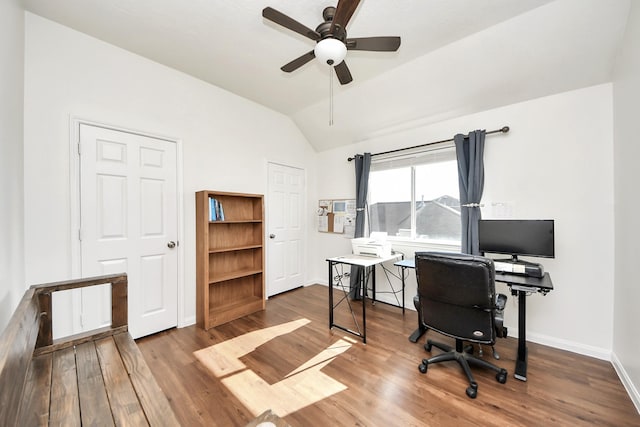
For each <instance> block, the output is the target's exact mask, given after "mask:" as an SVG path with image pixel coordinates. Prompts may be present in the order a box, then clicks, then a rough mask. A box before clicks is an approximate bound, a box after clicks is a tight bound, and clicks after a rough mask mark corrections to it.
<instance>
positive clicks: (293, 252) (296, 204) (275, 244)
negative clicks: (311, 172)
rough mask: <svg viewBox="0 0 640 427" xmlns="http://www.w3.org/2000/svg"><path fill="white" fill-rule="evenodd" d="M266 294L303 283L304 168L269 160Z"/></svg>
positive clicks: (282, 290)
mask: <svg viewBox="0 0 640 427" xmlns="http://www.w3.org/2000/svg"><path fill="white" fill-rule="evenodd" d="M268 174H269V189H268V190H269V197H268V200H267V209H268V222H269V226H268V236H267V237H268V239H267V240H268V244H267V245H268V246H267V249H268V252H267V260H268V261H267V262H268V280H267V296H273V295H275V294H279V293H281V292H285V291H288V290H291V289H294V288H298V287H300V286H302V285H303V284H304V283H303V274H302V266H303V264H302V262H303V260H304V248H305V244H304V242H303V236H304V233H303V229H304V228H303V219H304V216H303V209H304V201H305V199H306V197H305V183H304V170H302V169H298V168H293V167H289V166H283V165H279V164H275V163H269V167H268Z"/></svg>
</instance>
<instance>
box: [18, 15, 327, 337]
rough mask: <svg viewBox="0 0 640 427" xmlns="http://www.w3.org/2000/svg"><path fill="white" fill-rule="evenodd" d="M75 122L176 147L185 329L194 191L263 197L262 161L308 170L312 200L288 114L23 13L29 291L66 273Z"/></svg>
mask: <svg viewBox="0 0 640 427" xmlns="http://www.w3.org/2000/svg"><path fill="white" fill-rule="evenodd" d="M73 116H75V117H81V118H84V119H89V120H93V121H97V122H102V123H106V124H110V125H115V126H119V127H124V128H128V129H134V130H138V131H142V132H149V133H152V134H155V135H160V136H167V137H172V138H177V139H179V140H181V141H182V144H183V157H184V163H183V168H184V186H183V189H182V190H183V196H184V206H183V209H184V224H185V230H184V231H185V234H184V236H182V238H181V245H180V248H182V250H183V251H184V260H185V261H184V278H183V279H184V292H185V301H184V307H182V309H183V313H184V315H183V319H180V320H181V321H182V322H189V321H194V320H195V212H194V205H195V196H194V193H195V192H196V191H198V190H203V189H211V190H223V191H238V192H248V193H265V192H266V190H267V188H266V185H267V184H266V176H267V162H268V161H277V162H280V163H283V164H288V165H291V166H296V167H301V168H304V169H306V170H307V173H308V175H309V176H310V177H312V179H311V182H310V183H309V188H310V189H311V192H310V195H311V199H312V200H313V199H314V198H315V194H314V193H312V191H313V189H314V186H315V181H314V178H313V177H315V166H314V161H313V160H314V159H315V153H314V152H313V150H312V148H311V147H310V145H309V144H308V143H307V141H306V139H304V137H303V136H302V134H301V133H300V132H299V130H298V129H297V127H296V126H295V125H294V124H293V123H292V121H291V120H290V119H289V118H287V117H286V116H283V115H281V114H279V113H276V112H274V111H272V110H269V109H267V108H264V107H262V106H260V105H257V104H255V103H252V102H250V101H247V100H245V99H243V98H240V97H238V96H236V95H233V94H231V93H229V92H226V91H224V90H221V89H220V88H217V87H214V86H212V85H209V84H206V83H204V82H202V81H200V80H197V79H194V78H192V77H189V76H187V75H185V74H182V73H179V72H177V71H175V70H173V69H170V68H167V67H164V66H161V65H159V64H157V63H154V62H151V61H149V60H146V59H144V58H141V57H139V56H137V55H134V54H132V53H130V52H127V51H124V50H122V49H119V48H116V47H114V46H111V45H108V44H106V43H103V42H101V41H99V40H96V39H93V38H91V37H88V36H86V35H84V34H81V33H79V32H76V31H74V30H71V29H69V28H66V27H63V26H61V25H58V24H56V23H54V22H52V21H48V20H45V19H43V18H41V17H39V16H36V15H33V14H30V13H26V61H25V135H24V137H25V154H24V163H25V183H24V187H25V216H24V217H25V229H26V232H25V236H26V237H25V239H26V240H25V245H26V276H27V277H26V279H27V282H28V283H30V284H33V283H38V282H44V281H51V280H61V279H65V278H69V277H70V276H71V275H72V271H71V257H72V254H71V235H72V230H71V228H70V221H71V220H70V210H71V205H70V203H71V202H70V201H71V198H72V194H71V191H70V185H69V179H70V176H69V174H70V169H71V168H72V165H70V154H69V122H70V117H73ZM179 311H180V310H179ZM54 314H55V313H54ZM56 320H57V321H59V322H70V320H69V319H66V318H63V319H56V318H54V322H56ZM59 327H61V328H62V326H60V325H59ZM62 329H64V328H62ZM62 329H61V330H62Z"/></svg>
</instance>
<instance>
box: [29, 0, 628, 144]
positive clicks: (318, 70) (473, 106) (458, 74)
mask: <svg viewBox="0 0 640 427" xmlns="http://www.w3.org/2000/svg"><path fill="white" fill-rule="evenodd" d="M336 2H337V0H327V1H314V0H297V1H291V0H289V1H285V0H261V1H256V0H189V1H179V0H135V1H131V0H109V1H105V0H56V1H51V0H24V5H25V9H26V10H28V11H30V12H32V13H35V14H37V15H40V16H43V17H45V18H48V19H51V20H53V21H56V22H59V23H61V24H63V25H66V26H68V27H71V28H73V29H76V30H78V31H81V32H83V33H86V34H88V35H90V36H93V37H95V38H98V39H100V40H103V41H105V42H108V43H111V44H113V45H116V46H119V47H121V48H123V49H126V50H129V51H131V52H134V53H136V54H139V55H141V56H144V57H146V58H149V59H151V60H153V61H156V62H158V63H161V64H164V65H167V66H169V67H172V68H175V69H176V70H180V71H182V72H184V73H187V74H190V75H192V76H194V77H196V78H199V79H201V80H204V81H206V82H209V83H211V84H213V85H216V86H219V87H221V88H224V89H226V90H228V91H230V92H233V93H236V94H238V95H240V96H242V97H245V98H247V99H250V100H253V101H255V102H257V103H259V104H262V105H265V106H267V107H269V108H271V109H274V110H277V111H279V112H282V113H283V114H286V115H289V116H290V117H291V118H292V119H293V120H294V121H295V123H296V124H297V125H298V127H299V128H300V129H301V131H302V132H303V133H304V135H305V136H306V137H307V139H308V140H309V141H310V143H311V144H312V145H313V146H314V147H315V148H316V149H317V150H319V151H322V150H326V149H330V148H333V147H337V146H340V145H345V144H351V143H354V142H358V141H362V140H366V139H368V138H371V137H374V136H375V135H377V134H380V133H382V132H388V131H390V130H393V129H402V128H405V127H411V126H415V125H417V124H427V123H431V122H436V121H440V120H444V119H447V118H450V117H455V116H459V115H463V114H470V113H473V112H477V111H482V110H486V109H489V108H494V107H498V106H501V105H508V104H512V103H515V102H520V101H524V100H527V99H532V98H536V97H540V96H545V95H550V94H553V93H558V92H563V91H567V90H572V89H577V88H581V87H586V86H590V85H594V84H599V83H604V82H608V81H611V75H612V71H613V63H614V59H615V56H616V53H617V47H618V44H619V42H620V40H621V39H622V36H623V33H624V29H625V24H626V19H627V15H628V10H629V0H555V1H551V0H517V1H514V0H403V1H389V0H362V1H361V2H360V5H359V6H358V8H357V9H356V11H355V13H354V15H353V17H352V18H351V20H350V22H349V25H348V27H347V31H348V35H349V37H369V36H400V37H401V38H402V44H401V46H400V49H399V50H398V51H397V52H393V53H387V52H384V53H383V52H360V51H349V52H348V54H347V58H346V61H347V63H348V65H349V68H350V70H351V73H352V75H353V79H354V80H353V82H352V83H350V84H348V85H344V86H341V85H340V84H339V83H338V82H337V80H336V79H335V78H334V81H333V95H334V96H333V109H334V124H333V125H332V126H329V108H330V100H329V94H330V85H331V82H330V78H331V77H330V76H331V73H330V70H329V68H328V66H326V65H323V64H320V63H318V62H317V61H312V62H310V63H308V64H306V65H304V66H302V67H301V68H300V69H298V70H296V71H294V72H293V73H290V74H288V73H284V72H282V71H281V70H280V67H281V66H282V65H284V64H286V63H288V62H289V61H291V60H293V59H294V58H296V57H298V56H300V55H302V54H304V53H306V52H308V51H310V50H311V49H313V46H314V42H313V41H312V40H309V39H307V38H305V37H303V36H301V35H299V34H297V33H294V32H292V31H288V30H286V29H284V28H282V27H280V26H278V25H276V24H274V23H272V22H271V21H268V20H266V19H264V18H263V17H262V9H263V8H264V7H266V6H270V7H272V8H274V9H276V10H278V11H280V12H282V13H284V14H286V15H288V16H290V17H291V18H293V19H295V20H297V21H298V22H300V23H302V24H304V25H305V26H307V27H309V28H312V29H315V27H316V26H317V25H318V24H320V23H321V22H322V10H323V9H324V8H325V7H326V6H335V5H336Z"/></svg>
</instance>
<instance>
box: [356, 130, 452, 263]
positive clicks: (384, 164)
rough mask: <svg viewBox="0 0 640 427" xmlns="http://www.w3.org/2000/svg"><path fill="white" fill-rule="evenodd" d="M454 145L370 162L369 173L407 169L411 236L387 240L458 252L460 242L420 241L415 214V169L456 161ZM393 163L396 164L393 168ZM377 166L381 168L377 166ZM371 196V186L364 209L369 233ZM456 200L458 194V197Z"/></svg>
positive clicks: (391, 237)
mask: <svg viewBox="0 0 640 427" xmlns="http://www.w3.org/2000/svg"><path fill="white" fill-rule="evenodd" d="M455 158H456V157H455V145H454V144H453V143H444V144H438V145H437V146H435V147H425V148H421V149H420V150H415V151H412V152H410V153H405V154H401V155H397V154H396V155H395V156H394V155H391V156H385V157H383V158H381V159H376V160H372V168H371V170H370V174H371V172H374V173H375V172H377V171H382V170H393V169H400V168H403V167H410V185H411V200H410V212H411V220H410V221H411V232H410V236H408V237H405V236H388V240H389V241H391V242H393V243H395V244H401V245H402V246H407V247H415V248H417V249H433V250H444V251H460V248H461V241H457V242H456V241H453V240H452V241H446V240H434V239H427V238H419V237H418V236H417V213H416V168H417V167H419V166H424V165H426V164H429V163H439V162H444V161H449V160H455ZM394 164H397V165H395V166H394ZM376 165H380V166H378V167H376ZM370 194H371V185H369V188H368V194H367V209H366V228H365V229H366V230H367V231H368V232H369V233H371V224H370V205H369V200H370ZM458 197H459V195H458Z"/></svg>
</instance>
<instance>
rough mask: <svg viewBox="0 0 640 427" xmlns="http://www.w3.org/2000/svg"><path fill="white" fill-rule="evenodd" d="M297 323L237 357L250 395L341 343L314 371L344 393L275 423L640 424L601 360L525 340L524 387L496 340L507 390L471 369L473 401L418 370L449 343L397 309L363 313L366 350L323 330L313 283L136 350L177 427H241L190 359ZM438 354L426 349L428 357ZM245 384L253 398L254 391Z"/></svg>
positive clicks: (212, 381) (510, 346)
mask: <svg viewBox="0 0 640 427" xmlns="http://www.w3.org/2000/svg"><path fill="white" fill-rule="evenodd" d="M345 303H346V302H345ZM355 304H356V305H357V304H359V303H355ZM343 305H344V304H343ZM342 308H344V307H342V306H341V307H339V309H338V312H337V313H336V316H337V319H339V320H340V322H341V323H342V322H344V323H345V324H346V323H348V321H349V320H350V319H349V315H348V314H347V313H346V309H344V310H343V311H340V309H342ZM356 312H357V313H360V309H359V307H357V311H356ZM300 319H307V320H309V321H310V322H298V323H301V324H302V326H299V327H297V328H296V329H295V330H293V331H291V332H289V333H285V334H283V335H280V336H277V337H275V338H273V339H271V340H268V341H266V342H265V343H264V344H262V345H259V346H258V347H256V348H255V350H253V351H250V352H249V353H247V354H246V355H242V356H239V357H238V360H240V362H241V364H242V365H243V366H244V367H243V371H242V372H245V373H247V371H252V372H253V373H255V374H256V376H257V379H258V380H259V382H260V383H261V386H260V387H256V388H255V389H256V390H261V392H259V393H255V395H253V396H252V398H253V399H255V400H256V402H261V401H262V400H264V402H265V403H267V402H273V400H272V399H274V398H277V396H278V392H277V387H273V388H272V389H269V388H267V389H265V386H264V384H263V383H264V382H266V383H267V385H276V384H279V383H281V382H282V381H283V380H284V379H285V377H287V376H288V378H289V379H290V378H292V377H294V376H295V375H297V374H296V373H295V372H294V371H295V370H296V369H297V368H298V367H300V366H301V365H303V364H305V363H306V362H308V361H309V360H310V359H312V358H314V357H315V356H316V355H318V354H319V353H321V352H323V351H325V350H326V349H327V348H329V347H331V346H332V345H334V344H335V343H336V342H338V341H339V340H341V339H342V340H343V342H348V343H349V344H350V347H348V348H347V349H346V350H345V351H343V352H337V353H335V354H334V356H335V357H334V358H331V359H329V360H330V361H329V362H328V363H326V365H324V367H322V368H321V372H322V373H323V374H325V375H326V376H328V377H330V378H331V379H333V380H335V381H337V382H339V383H341V384H342V385H344V386H345V387H346V389H344V390H342V391H338V392H336V393H335V394H333V395H331V396H329V397H326V398H324V399H322V400H320V401H318V402H315V403H313V404H310V405H308V406H305V407H303V408H301V409H298V410H296V411H295V412H292V413H289V414H288V415H283V418H284V419H285V420H286V421H287V422H288V423H289V424H290V425H291V426H294V427H296V426H305V427H307V426H450V425H455V426H456V427H459V426H472V425H473V426H478V425H482V426H548V425H553V426H594V425H597V426H640V415H639V414H638V412H637V411H636V409H635V407H634V405H633V403H632V402H631V399H630V398H629V396H628V395H627V393H626V391H625V390H624V387H623V385H622V383H621V382H620V380H619V379H618V377H617V375H616V373H615V371H614V369H613V367H612V365H611V363H609V362H606V361H602V360H597V359H593V358H589V357H586V356H581V355H578V354H575V353H570V352H567V351H562V350H557V349H553V348H550V347H546V346H543V345H539V344H535V343H529V370H528V381H527V382H522V381H518V380H516V379H514V378H513V369H514V365H515V355H516V347H517V340H516V339H514V338H507V339H501V340H499V341H498V344H497V346H496V348H497V350H498V352H499V353H500V355H501V359H500V360H497V361H496V360H494V359H493V358H492V356H491V350H490V349H489V348H485V356H484V357H485V358H487V359H488V360H491V361H492V362H495V363H496V364H497V365H498V366H501V367H504V368H505V369H507V370H508V371H509V378H508V380H507V383H506V384H499V383H498V382H497V381H496V379H495V375H494V373H491V372H489V371H484V370H482V369H477V368H476V369H473V373H474V375H475V377H476V381H477V382H478V384H479V387H478V397H477V398H476V399H470V398H468V397H467V396H466V394H465V389H466V387H467V385H468V384H467V382H466V377H465V376H464V374H463V373H462V370H461V369H460V367H459V365H458V364H457V363H455V362H449V363H444V364H437V365H432V366H430V367H429V371H428V372H427V373H426V374H424V375H423V374H421V373H420V372H419V371H418V365H419V363H420V361H421V360H422V359H423V358H425V357H429V356H430V354H429V353H427V352H426V351H425V350H424V347H423V344H424V342H425V339H426V337H430V338H432V339H435V340H438V341H443V342H452V341H451V340H448V338H446V337H444V336H442V335H439V334H437V333H434V332H432V331H430V332H428V333H427V335H426V336H425V337H423V338H422V339H421V340H420V341H419V342H418V343H415V344H414V343H411V342H410V341H409V340H408V339H407V337H408V336H409V334H410V333H411V332H412V331H413V330H414V329H415V328H416V325H417V315H416V313H415V312H414V311H411V310H407V311H406V313H405V314H404V316H403V315H402V310H401V309H400V308H397V307H393V306H389V305H386V304H382V303H377V304H375V305H368V306H367V344H366V345H364V344H362V342H361V341H360V340H359V339H357V338H355V337H353V336H351V335H350V334H347V333H345V332H343V331H341V330H339V329H335V328H334V329H333V330H329V327H328V296H327V288H326V287H325V286H321V285H314V286H309V287H305V288H300V289H297V290H294V291H291V292H288V293H285V294H282V295H279V296H276V297H273V298H271V299H269V300H268V301H267V308H266V310H265V311H261V312H258V313H254V314H251V315H249V316H246V317H244V318H242V319H238V320H235V321H232V322H229V323H226V324H224V325H221V326H218V327H216V328H213V329H211V330H209V331H204V330H202V329H200V328H198V327H196V326H190V327H187V328H182V329H172V330H169V331H165V332H162V333H159V334H156V335H152V336H149V337H146V338H142V339H140V340H138V341H137V343H138V346H139V348H140V350H141V351H142V354H143V355H144V358H145V359H146V361H147V364H148V365H149V368H150V369H151V371H152V373H153V375H154V376H155V378H156V380H157V382H158V383H159V385H160V387H161V388H162V389H163V391H164V392H165V394H166V395H167V397H168V398H169V401H170V403H171V406H172V408H173V410H174V412H175V413H176V416H177V418H178V420H179V421H180V422H181V424H182V425H184V426H198V425H207V426H244V425H245V424H247V423H248V422H250V421H251V420H252V419H253V418H255V416H256V414H254V413H252V412H251V411H250V410H249V409H248V408H247V407H245V405H244V404H243V403H242V401H241V400H240V399H239V398H238V397H236V395H234V393H233V390H232V389H230V388H228V387H227V386H226V385H225V384H224V383H223V381H226V382H227V383H228V384H229V383H230V382H229V381H228V380H229V379H230V378H231V374H230V375H227V376H224V375H222V376H216V374H214V373H213V372H212V371H211V370H210V369H208V368H206V367H205V365H204V364H203V363H201V362H200V361H199V360H198V358H197V357H196V355H194V352H197V351H198V350H203V349H206V348H209V347H211V346H213V345H216V344H220V343H222V342H226V341H228V340H231V339H233V338H236V337H240V336H242V335H244V334H246V333H247V332H252V331H257V330H260V329H264V328H267V327H274V326H278V325H283V324H285V323H287V322H292V321H295V320H300ZM296 326H298V325H297V324H296ZM221 348H222V347H221ZM438 352H439V350H437V349H435V348H434V350H433V354H436V353H438ZM332 354H333V353H332ZM316 360H317V359H316ZM325 362H326V361H325ZM318 363H320V362H318ZM312 365H313V363H312ZM304 370H306V369H303V371H304ZM290 374H291V375H290ZM218 375H220V374H218ZM252 375H253V374H252ZM300 378H309V376H308V375H307V376H300ZM300 381H301V382H300V383H298V384H296V387H299V390H300V391H299V393H301V394H310V393H312V392H313V391H312V390H313V385H314V384H307V383H305V382H304V381H309V380H308V379H307V380H303V379H301V380H300ZM244 386H245V387H246V388H248V389H249V393H251V390H252V386H251V382H248V383H244ZM245 391H246V390H245ZM271 391H272V392H271ZM244 394H245V395H244V396H243V399H246V393H244ZM274 412H277V411H274Z"/></svg>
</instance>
